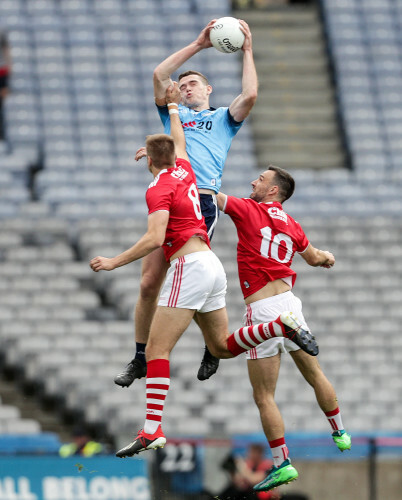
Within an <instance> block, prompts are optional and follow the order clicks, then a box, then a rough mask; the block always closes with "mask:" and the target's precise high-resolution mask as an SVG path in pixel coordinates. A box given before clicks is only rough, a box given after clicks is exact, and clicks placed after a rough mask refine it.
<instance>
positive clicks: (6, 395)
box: [0, 378, 71, 441]
mask: <svg viewBox="0 0 402 500" xmlns="http://www.w3.org/2000/svg"><path fill="white" fill-rule="evenodd" d="M0 396H1V400H2V403H3V404H9V405H12V406H16V407H17V408H19V410H20V412H21V418H33V419H34V420H37V421H38V422H39V423H40V425H41V428H42V431H44V432H55V433H56V434H58V435H59V437H60V439H61V440H66V441H68V440H70V439H71V431H70V430H69V429H67V428H66V427H65V426H64V425H63V423H62V422H61V421H60V420H59V417H58V416H57V415H55V414H54V413H53V412H49V411H47V410H45V409H43V408H41V406H40V405H39V403H38V401H37V400H36V399H35V398H34V397H33V396H29V395H25V394H23V393H22V392H20V390H19V388H18V386H17V385H16V383H15V382H13V381H9V380H6V379H3V378H0Z"/></svg>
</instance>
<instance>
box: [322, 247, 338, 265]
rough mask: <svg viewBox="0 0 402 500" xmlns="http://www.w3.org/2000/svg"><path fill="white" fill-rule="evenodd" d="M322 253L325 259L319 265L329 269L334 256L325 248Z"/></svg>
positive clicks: (332, 263)
mask: <svg viewBox="0 0 402 500" xmlns="http://www.w3.org/2000/svg"><path fill="white" fill-rule="evenodd" d="M324 254H325V256H326V257H327V260H326V262H325V263H324V264H321V267H325V268H326V269H329V268H331V267H332V266H333V265H334V264H335V257H334V256H333V254H332V253H331V252H328V251H327V250H324Z"/></svg>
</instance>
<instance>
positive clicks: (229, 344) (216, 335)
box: [196, 308, 318, 359]
mask: <svg viewBox="0 0 402 500" xmlns="http://www.w3.org/2000/svg"><path fill="white" fill-rule="evenodd" d="M196 318H197V323H198V325H199V327H200V329H201V331H202V333H203V335H204V339H205V342H206V344H207V346H208V349H209V350H210V352H211V353H212V354H213V355H214V356H216V357H217V358H220V359H229V358H234V357H236V356H238V355H239V354H242V353H244V352H247V351H249V350H251V349H253V348H254V347H256V346H258V345H260V344H262V343H263V342H265V341H266V340H270V339H273V338H277V337H282V338H283V337H286V338H289V336H292V338H293V339H294V342H298V343H299V344H300V347H301V348H302V349H306V352H309V354H310V355H312V356H315V355H316V351H318V347H317V344H316V342H315V339H314V337H311V335H310V332H307V331H305V330H303V329H302V328H301V326H300V324H299V323H296V322H297V318H296V317H295V316H294V315H292V314H291V313H284V314H282V315H281V316H279V317H278V318H277V319H276V320H275V321H271V322H269V323H260V324H258V325H254V326H245V327H242V328H239V329H238V330H235V331H234V332H233V333H232V334H229V333H228V318H227V312H226V308H221V309H217V310H215V311H209V312H206V313H201V312H198V313H197V315H196ZM296 324H297V325H298V326H297V327H295V325H296ZM295 328H297V330H295ZM312 339H313V340H312Z"/></svg>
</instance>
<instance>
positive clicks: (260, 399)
mask: <svg viewBox="0 0 402 500" xmlns="http://www.w3.org/2000/svg"><path fill="white" fill-rule="evenodd" d="M253 398H254V402H255V404H256V405H257V408H258V409H259V410H262V409H264V408H266V407H268V406H269V405H270V402H271V401H273V399H274V398H273V395H272V394H270V393H269V392H267V391H265V390H264V391H261V390H257V391H256V390H254V391H253Z"/></svg>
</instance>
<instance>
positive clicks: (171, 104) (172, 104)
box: [167, 102, 179, 107]
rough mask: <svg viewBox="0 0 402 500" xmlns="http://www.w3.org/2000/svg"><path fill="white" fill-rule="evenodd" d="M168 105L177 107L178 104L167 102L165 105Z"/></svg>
mask: <svg viewBox="0 0 402 500" xmlns="http://www.w3.org/2000/svg"><path fill="white" fill-rule="evenodd" d="M169 106H177V107H179V105H178V104H177V102H168V104H167V107H169Z"/></svg>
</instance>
